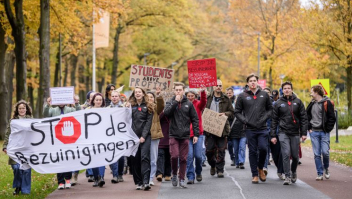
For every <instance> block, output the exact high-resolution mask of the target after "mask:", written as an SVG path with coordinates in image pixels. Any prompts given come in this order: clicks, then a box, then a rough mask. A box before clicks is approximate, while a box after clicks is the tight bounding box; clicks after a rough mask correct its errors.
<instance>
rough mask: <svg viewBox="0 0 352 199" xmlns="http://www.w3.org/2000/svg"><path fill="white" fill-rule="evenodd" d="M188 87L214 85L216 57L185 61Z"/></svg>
mask: <svg viewBox="0 0 352 199" xmlns="http://www.w3.org/2000/svg"><path fill="white" fill-rule="evenodd" d="M187 66H188V81H189V87H190V88H200V87H210V86H216V83H217V82H216V80H217V78H216V59H215V58H211V59H202V60H191V61H187Z"/></svg>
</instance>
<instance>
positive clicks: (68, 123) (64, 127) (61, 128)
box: [55, 117, 81, 144]
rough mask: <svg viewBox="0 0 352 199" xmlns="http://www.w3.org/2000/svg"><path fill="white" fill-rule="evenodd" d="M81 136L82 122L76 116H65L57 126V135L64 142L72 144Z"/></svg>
mask: <svg viewBox="0 0 352 199" xmlns="http://www.w3.org/2000/svg"><path fill="white" fill-rule="evenodd" d="M80 136H81V124H80V123H79V122H78V121H77V120H76V119H75V118H74V117H63V118H62V119H61V120H60V122H59V123H58V124H57V125H56V126H55V137H56V138H57V139H58V140H60V141H61V142H62V143H64V144H72V143H75V142H76V141H77V139H78V138H79V137H80Z"/></svg>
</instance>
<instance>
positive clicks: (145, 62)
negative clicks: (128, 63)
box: [144, 53, 150, 66]
mask: <svg viewBox="0 0 352 199" xmlns="http://www.w3.org/2000/svg"><path fill="white" fill-rule="evenodd" d="M148 55H150V53H144V65H145V66H146V65H147V56H148Z"/></svg>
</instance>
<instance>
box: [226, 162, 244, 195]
mask: <svg viewBox="0 0 352 199" xmlns="http://www.w3.org/2000/svg"><path fill="white" fill-rule="evenodd" d="M224 171H225V173H226V175H227V177H230V178H231V179H232V181H233V182H234V183H235V185H236V186H237V187H238V189H239V190H240V193H241V195H242V198H243V199H246V196H244V194H243V190H242V187H241V186H240V184H239V183H238V182H237V181H236V179H235V177H233V176H231V175H230V174H229V173H228V172H227V171H226V169H225V168H224Z"/></svg>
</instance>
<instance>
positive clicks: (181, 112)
mask: <svg viewBox="0 0 352 199" xmlns="http://www.w3.org/2000/svg"><path fill="white" fill-rule="evenodd" d="M164 114H165V116H166V117H167V118H168V119H169V121H170V131H169V132H170V137H171V138H177V139H189V138H190V124H191V123H192V128H193V132H194V136H195V137H199V119H198V115H197V111H196V109H195V108H194V106H193V103H192V102H190V101H189V100H188V99H187V98H186V96H183V98H182V100H181V102H178V101H176V100H175V97H173V98H172V99H171V100H170V101H168V102H167V103H166V106H165V109H164Z"/></svg>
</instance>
